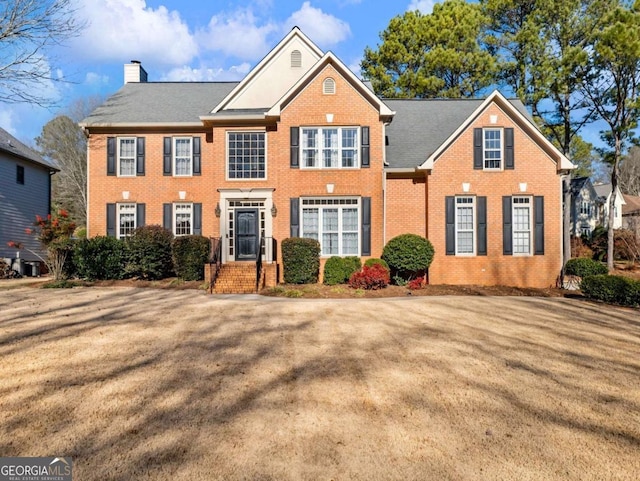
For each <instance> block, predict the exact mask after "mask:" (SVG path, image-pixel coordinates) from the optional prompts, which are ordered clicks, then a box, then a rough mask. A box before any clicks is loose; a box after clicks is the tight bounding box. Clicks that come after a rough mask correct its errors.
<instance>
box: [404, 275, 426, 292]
mask: <svg viewBox="0 0 640 481" xmlns="http://www.w3.org/2000/svg"><path fill="white" fill-rule="evenodd" d="M424 284H425V282H424V277H416V278H415V279H412V280H410V281H409V283H408V284H407V287H408V288H409V289H411V290H412V291H415V290H416V289H422V288H423V287H424Z"/></svg>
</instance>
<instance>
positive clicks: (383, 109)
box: [266, 52, 395, 117]
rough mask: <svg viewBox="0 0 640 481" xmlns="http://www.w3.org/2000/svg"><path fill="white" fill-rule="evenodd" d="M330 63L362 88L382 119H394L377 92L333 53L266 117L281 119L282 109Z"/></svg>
mask: <svg viewBox="0 0 640 481" xmlns="http://www.w3.org/2000/svg"><path fill="white" fill-rule="evenodd" d="M329 63H331V64H332V65H333V67H334V68H335V69H336V70H337V71H338V73H340V74H341V75H342V76H343V77H345V79H346V80H347V81H348V82H350V83H351V84H352V85H354V86H355V85H358V86H359V87H360V88H359V89H358V91H359V92H360V95H361V96H362V97H363V98H365V99H366V100H368V101H369V102H370V103H371V104H373V105H375V106H376V107H377V108H378V111H379V112H380V116H381V117H393V116H394V115H395V112H394V111H392V110H391V109H389V107H387V105H386V104H385V103H384V102H382V100H380V98H378V96H377V95H376V94H375V92H372V91H371V90H370V89H369V88H367V86H366V85H364V84H363V83H362V81H361V80H360V79H359V78H358V77H356V75H355V74H354V73H353V72H352V71H351V70H350V69H349V68H347V66H345V65H344V64H343V63H342V61H341V60H340V59H339V58H338V57H336V56H335V55H334V54H333V53H331V52H327V53H326V54H324V56H323V57H322V58H321V59H320V60H319V61H318V62H316V64H315V65H314V66H313V67H312V68H311V69H310V70H309V71H307V73H306V74H304V75H303V76H302V77H300V80H298V81H297V82H296V83H295V84H294V85H293V86H292V87H291V88H290V89H289V90H288V91H287V92H286V93H285V94H284V95H283V96H282V97H281V98H280V99H278V101H277V102H276V103H275V104H274V106H273V107H271V109H270V110H269V111H268V112H267V114H266V116H267V117H280V114H281V112H282V108H283V106H284V105H285V104H287V103H288V101H289V99H291V98H292V97H294V96H295V94H296V93H297V92H298V90H299V89H300V88H301V87H302V86H304V85H305V84H306V83H308V82H309V80H310V79H311V78H313V77H315V76H317V75H318V73H319V72H321V71H322V70H323V69H324V68H325V67H326V65H327V64H329Z"/></svg>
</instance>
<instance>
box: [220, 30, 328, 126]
mask: <svg viewBox="0 0 640 481" xmlns="http://www.w3.org/2000/svg"><path fill="white" fill-rule="evenodd" d="M294 52H295V53H294ZM322 55H323V53H322V51H321V50H320V49H319V48H318V47H317V46H316V45H315V44H314V43H313V42H312V41H311V40H309V38H308V37H307V36H306V35H304V34H303V33H302V32H301V31H300V29H299V28H298V27H294V28H293V29H292V30H291V32H289V34H288V35H287V36H286V37H285V38H284V39H282V40H281V41H280V43H278V45H276V46H275V47H274V48H273V49H272V50H271V51H270V52H269V53H268V54H267V56H265V57H264V58H263V59H262V60H261V61H260V63H258V65H256V66H255V67H254V68H253V70H251V72H250V73H249V74H248V75H247V76H246V77H245V78H244V79H243V80H242V81H241V82H240V83H239V84H238V85H237V87H236V88H235V89H233V90H232V91H231V92H230V93H229V95H227V96H226V97H225V98H224V99H223V100H222V101H221V102H220V103H219V104H218V105H216V106H215V107H214V108H213V110H212V111H211V112H210V113H211V114H215V113H217V112H220V111H222V110H237V109H249V110H256V109H264V110H267V109H269V108H270V107H272V106H273V105H274V103H275V102H276V101H277V100H278V99H279V98H280V97H282V96H283V95H284V94H285V92H287V91H288V90H289V89H290V88H291V86H292V85H294V84H296V83H297V82H298V80H299V79H300V78H301V77H302V76H303V75H304V74H305V73H306V72H307V71H308V70H309V69H310V68H312V67H313V65H315V64H316V62H317V61H318V60H319V59H320V58H321V57H322ZM298 61H299V65H300V66H297V65H298ZM294 64H295V65H294Z"/></svg>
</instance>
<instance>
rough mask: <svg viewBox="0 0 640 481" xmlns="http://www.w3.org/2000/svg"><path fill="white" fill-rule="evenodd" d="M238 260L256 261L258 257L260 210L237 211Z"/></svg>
mask: <svg viewBox="0 0 640 481" xmlns="http://www.w3.org/2000/svg"><path fill="white" fill-rule="evenodd" d="M235 237H236V260H237V261H255V260H256V259H257V258H258V256H257V254H258V209H237V210H236V232H235Z"/></svg>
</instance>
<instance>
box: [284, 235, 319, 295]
mask: <svg viewBox="0 0 640 481" xmlns="http://www.w3.org/2000/svg"><path fill="white" fill-rule="evenodd" d="M281 247H282V264H283V268H284V281H285V282H286V283H287V284H313V283H316V282H318V274H319V272H320V243H319V242H318V241H317V240H315V239H306V238H302V237H292V238H290V239H284V240H283V241H282V244H281Z"/></svg>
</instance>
